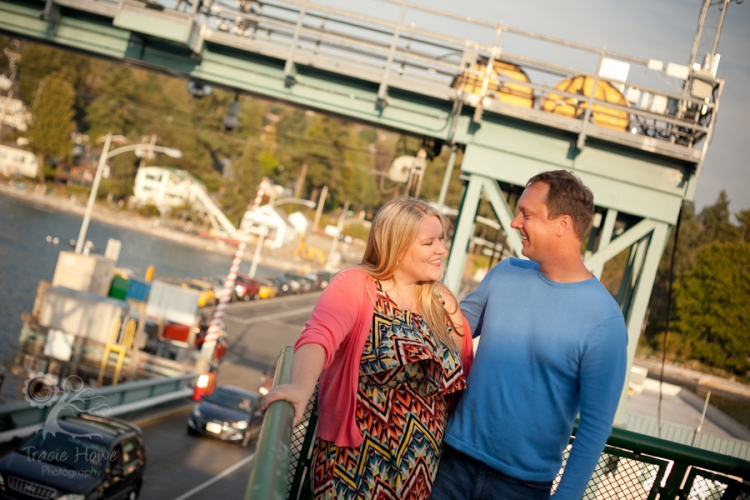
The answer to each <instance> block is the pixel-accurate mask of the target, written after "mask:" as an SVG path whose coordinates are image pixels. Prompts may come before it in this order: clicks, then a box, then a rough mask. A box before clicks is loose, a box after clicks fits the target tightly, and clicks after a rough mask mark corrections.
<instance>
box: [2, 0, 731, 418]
mask: <svg viewBox="0 0 750 500" xmlns="http://www.w3.org/2000/svg"><path fill="white" fill-rule="evenodd" d="M382 4H383V5H384V6H388V7H390V8H393V9H395V10H394V12H396V13H397V16H396V19H391V20H388V19H384V18H378V17H373V16H367V15H363V14H359V13H355V12H350V11H346V10H342V9H338V8H334V7H330V6H325V5H320V4H316V3H313V2H308V1H305V0H273V1H268V2H266V1H263V2H255V1H250V0H241V1H239V2H232V3H231V5H230V4H229V3H223V2H219V1H212V0H192V2H186V1H184V0H179V1H177V0H162V1H156V0H147V1H135V0H119V1H115V0H46V1H44V0H30V1H27V2H23V3H21V2H16V1H12V0H0V31H3V32H5V33H9V34H13V35H18V36H22V37H27V38H30V39H33V40H36V41H40V42H44V43H50V44H54V45H57V46H61V47H64V48H69V49H73V50H77V51H82V52H85V53H88V54H92V55H97V56H103V57H106V58H110V59H113V60H118V61H122V62H126V63H128V64H131V65H136V66H141V67H145V68H149V69H154V70H158V71H161V72H167V73H170V74H174V75H179V76H183V77H185V78H189V79H191V80H193V81H195V82H196V83H197V84H199V85H198V86H199V87H200V85H203V84H214V85H219V86H222V87H226V88H231V89H235V90H237V91H238V92H246V93H251V94H254V95H258V96H262V97H266V98H271V99H278V100H282V101H285V102H289V103H292V104H296V105H299V106H303V107H306V108H309V109H314V110H318V111H321V112H326V113H332V114H336V115H339V116H343V117H347V118H349V119H353V120H358V121H361V122H366V123H370V124H373V125H376V126H379V127H385V128H389V129H393V130H398V131H401V132H403V133H408V134H414V135H419V136H423V137H426V138H430V139H432V140H433V141H434V142H435V143H436V144H438V145H439V144H440V143H443V144H445V145H448V146H449V147H451V151H452V153H451V157H450V160H449V165H448V170H449V171H450V170H451V169H452V168H453V165H454V162H455V159H456V150H457V148H461V149H463V151H464V154H463V161H462V164H461V170H462V172H463V174H464V177H463V178H464V179H465V181H466V183H465V189H464V194H463V199H462V202H461V206H460V207H459V215H458V221H457V225H456V230H455V235H454V238H453V243H452V246H451V255H450V260H449V263H448V266H447V271H446V281H447V283H448V284H449V286H451V287H452V288H453V289H454V290H458V287H459V286H460V281H461V278H462V276H463V273H464V267H465V263H466V258H467V253H468V251H469V247H470V245H471V244H472V239H473V237H474V231H475V227H476V224H477V221H478V219H477V212H478V209H479V206H480V204H481V203H488V204H489V206H490V207H491V208H492V211H493V212H494V213H495V214H496V218H497V222H496V223H495V224H496V226H497V227H500V228H502V230H503V232H504V233H505V242H506V243H505V246H504V248H505V250H506V252H505V254H506V255H508V254H512V255H516V256H519V257H520V256H521V239H520V237H519V235H518V234H517V232H516V231H514V230H512V229H511V228H510V222H511V220H512V218H513V213H514V208H515V207H514V204H515V201H516V200H517V199H518V196H519V195H520V192H521V191H522V188H523V186H524V185H525V183H526V181H527V180H528V179H529V178H530V177H531V176H533V175H535V174H536V173H539V172H541V171H545V170H554V169H566V170H570V171H572V172H574V173H575V174H576V175H577V176H579V177H580V178H581V179H582V180H583V181H584V183H585V184H586V185H588V186H589V187H590V188H591V189H592V191H593V192H594V196H595V203H596V216H595V217H594V223H593V227H592V228H591V229H590V231H589V234H588V236H587V239H586V241H585V242H584V243H585V246H586V249H585V255H584V259H585V263H586V265H587V266H588V268H589V269H590V270H591V271H592V272H593V273H594V274H595V275H597V276H601V274H602V271H603V269H604V265H605V264H606V263H607V262H608V261H610V260H611V259H613V258H614V257H616V256H618V255H620V254H621V253H626V255H627V258H626V264H625V269H624V273H623V278H622V282H621V285H620V288H619V293H618V295H617V300H618V302H619V303H620V305H621V307H622V310H623V313H624V314H625V318H626V322H627V326H628V332H629V337H630V339H629V343H628V345H629V365H630V364H631V363H632V359H633V356H634V352H635V347H636V345H637V339H638V336H639V334H640V331H641V326H642V324H643V320H644V316H645V314H646V309H647V303H648V299H649V296H650V293H651V289H652V286H653V282H654V278H655V275H656V271H657V266H658V263H659V259H660V258H661V255H662V252H663V250H664V248H665V246H666V241H667V237H668V235H669V233H670V231H671V229H672V228H673V226H674V225H675V224H676V222H677V220H678V216H679V213H680V208H681V205H682V203H683V201H685V200H692V199H693V196H694V193H695V188H696V184H697V182H698V179H699V177H700V173H701V167H702V165H703V161H704V158H705V156H706V152H707V149H708V146H709V144H710V140H711V136H712V134H713V132H714V128H715V124H716V117H717V111H718V109H719V102H720V99H721V93H722V90H723V87H724V81H723V80H721V79H718V78H716V59H717V58H715V57H713V56H715V51H716V44H714V48H713V53H710V54H706V57H705V59H703V61H702V62H700V63H698V64H696V61H700V60H699V58H697V56H698V54H697V53H696V50H695V49H694V50H693V53H692V54H691V55H690V57H689V62H688V64H687V65H680V64H675V63H669V62H663V61H660V60H656V59H649V60H645V59H640V58H636V57H631V56H628V55H624V54H618V53H613V52H611V51H607V50H605V49H602V48H597V47H590V46H585V45H582V44H578V43H574V42H569V41H565V40H559V39H555V38H552V37H548V36H544V35H538V34H534V33H529V32H526V31H523V30H517V29H514V28H511V27H508V26H504V25H502V24H498V23H493V22H488V21H483V20H477V19H470V18H467V17H464V16H460V15H454V14H449V13H446V12H442V11H438V10H436V9H433V8H431V7H426V6H421V5H413V4H409V3H405V2H404V3H402V2H396V1H395V0H384V1H383V2H382ZM725 6H726V5H725ZM413 15H422V16H426V17H429V18H431V19H433V20H435V19H437V20H439V21H440V22H436V23H429V24H428V25H427V26H428V27H422V26H416V25H414V24H413V23H409V22H408V21H409V19H411V18H412V17H410V16H413ZM443 24H445V25H446V26H448V25H451V26H458V25H460V26H462V28H460V29H454V30H446V31H451V32H450V33H449V32H438V31H435V30H432V29H430V28H429V26H437V25H440V26H442V25H443ZM453 33H463V35H456V34H453ZM465 34H469V35H470V36H469V37H466V36H465ZM699 34H700V32H699ZM519 39H520V40H524V41H525V42H526V43H522V44H518V43H514V42H513V40H516V41H517V40H519ZM506 42H507V43H506ZM504 44H505V46H504ZM694 45H695V46H696V47H697V43H696V44H694ZM527 46H528V47H536V48H537V49H538V48H539V47H543V48H544V49H543V50H541V51H539V50H537V52H536V54H539V53H544V54H548V57H547V59H541V58H540V57H538V56H536V55H533V54H531V55H529V54H526V53H523V52H521V51H519V52H518V53H514V52H513V51H512V50H514V47H521V48H523V47H527ZM686 46H687V43H686ZM506 47H507V48H506ZM686 59H688V58H687V57H686ZM570 61H573V63H570ZM574 64H575V66H576V67H574V66H573V65H574ZM634 69H638V71H634ZM649 72H650V74H659V75H661V76H662V77H664V78H673V79H674V82H673V83H677V84H678V86H679V87H680V88H681V89H682V90H681V91H674V90H672V91H664V90H659V89H658V88H654V86H650V85H649V84H647V83H645V84H640V83H635V82H633V81H631V80H634V79H638V78H639V75H642V74H649ZM653 80H654V81H658V80H657V79H653ZM542 82H544V83H542ZM547 82H552V83H547ZM655 86H656V87H658V85H655ZM444 192H445V189H443V194H442V195H441V200H440V202H442V201H443V200H442V198H444ZM480 222H481V220H480ZM493 252H494V249H493ZM493 255H494V253H493ZM627 387H628V384H627V383H626V384H625V387H624V389H623V396H622V397H623V399H622V400H621V401H624V398H625V396H626V391H627ZM623 407H624V405H623V404H621V405H620V411H618V416H617V420H619V421H620V422H622V418H623V416H624V415H623V411H622V409H623Z"/></svg>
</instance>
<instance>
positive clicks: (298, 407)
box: [261, 384, 315, 427]
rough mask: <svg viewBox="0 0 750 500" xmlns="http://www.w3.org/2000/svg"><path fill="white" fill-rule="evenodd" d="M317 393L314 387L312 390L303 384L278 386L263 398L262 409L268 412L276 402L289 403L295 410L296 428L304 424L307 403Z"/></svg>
mask: <svg viewBox="0 0 750 500" xmlns="http://www.w3.org/2000/svg"><path fill="white" fill-rule="evenodd" d="M314 391H315V386H314V385H313V387H312V390H310V388H309V387H306V386H304V385H302V384H282V385H277V386H275V387H274V388H273V389H271V390H270V391H269V392H268V394H266V396H265V397H264V398H263V402H262V403H261V409H262V410H263V411H266V409H268V406H269V405H270V404H271V403H273V402H276V401H288V402H290V403H291V404H292V407H293V408H294V426H295V427H296V426H297V425H299V424H300V423H301V422H302V419H303V418H304V415H305V409H306V408H307V403H308V402H309V401H310V397H311V396H312V394H313V392H314Z"/></svg>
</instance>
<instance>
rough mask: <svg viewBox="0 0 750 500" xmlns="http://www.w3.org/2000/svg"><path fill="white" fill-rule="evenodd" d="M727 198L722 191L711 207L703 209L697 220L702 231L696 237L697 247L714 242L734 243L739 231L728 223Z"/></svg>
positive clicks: (729, 213)
mask: <svg viewBox="0 0 750 500" xmlns="http://www.w3.org/2000/svg"><path fill="white" fill-rule="evenodd" d="M730 215H731V212H730V211H729V198H727V193H726V191H724V190H723V189H722V190H721V192H720V193H719V198H718V199H717V200H716V203H714V204H713V205H711V206H709V207H706V208H704V209H703V210H702V211H701V213H700V216H699V217H698V220H699V222H700V224H701V226H703V231H702V232H701V234H700V235H699V237H698V241H697V243H698V245H702V244H706V243H712V242H714V241H721V242H724V241H736V240H737V239H738V237H739V230H738V229H737V227H736V226H734V225H732V223H731V222H730V221H729V216H730Z"/></svg>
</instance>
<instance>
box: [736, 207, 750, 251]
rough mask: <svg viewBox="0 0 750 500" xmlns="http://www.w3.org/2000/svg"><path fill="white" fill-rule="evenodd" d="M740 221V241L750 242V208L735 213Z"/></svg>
mask: <svg viewBox="0 0 750 500" xmlns="http://www.w3.org/2000/svg"><path fill="white" fill-rule="evenodd" d="M734 216H735V217H736V218H737V220H738V221H739V223H740V241H744V242H746V243H750V209H747V208H746V209H745V210H741V211H739V212H737V213H736V214H734Z"/></svg>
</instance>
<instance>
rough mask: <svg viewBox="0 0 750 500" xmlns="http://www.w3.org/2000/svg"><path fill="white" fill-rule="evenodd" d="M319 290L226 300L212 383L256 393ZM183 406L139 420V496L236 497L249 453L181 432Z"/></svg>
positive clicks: (177, 499) (152, 499) (167, 499)
mask: <svg viewBox="0 0 750 500" xmlns="http://www.w3.org/2000/svg"><path fill="white" fill-rule="evenodd" d="M318 296H319V293H309V294H304V295H292V296H287V297H279V298H274V299H270V300H261V301H255V302H247V303H234V304H230V305H229V306H228V308H227V313H226V317H225V324H226V329H227V334H228V337H229V350H228V352H227V355H226V356H225V357H224V359H223V360H222V362H221V364H220V365H219V372H218V377H217V383H218V385H233V386H236V387H240V388H243V389H247V390H250V391H255V392H257V390H258V388H259V387H260V385H261V383H262V381H261V378H260V377H261V375H263V373H264V372H265V371H266V370H267V369H268V368H269V367H270V366H273V365H275V363H276V360H277V358H278V355H279V352H280V351H281V349H282V348H284V347H285V346H288V345H293V344H294V342H295V340H297V338H298V337H299V334H300V332H301V331H302V328H303V327H304V325H305V321H307V319H308V318H309V317H310V312H311V311H312V308H313V305H314V304H315V301H316V300H317V298H318ZM188 412H189V408H188V407H183V409H182V411H180V409H179V408H175V409H173V411H171V413H169V414H167V416H166V417H165V418H155V419H154V418H151V419H149V420H146V421H143V422H141V423H140V425H141V427H142V429H143V436H144V442H145V444H146V454H147V460H148V463H147V466H146V481H145V482H144V486H143V489H142V490H141V495H140V497H139V498H140V499H141V500H188V499H190V500H208V499H215V498H221V499H222V500H235V499H237V500H239V499H242V498H243V497H244V494H245V488H246V486H247V481H248V479H249V477H250V470H251V468H252V465H253V458H254V456H255V441H252V442H250V444H249V445H248V447H247V448H242V447H241V446H240V445H237V444H230V443H225V442H223V441H219V440H216V439H212V438H210V437H206V436H198V437H194V436H190V435H188V434H187V432H186V427H187V413H188Z"/></svg>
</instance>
